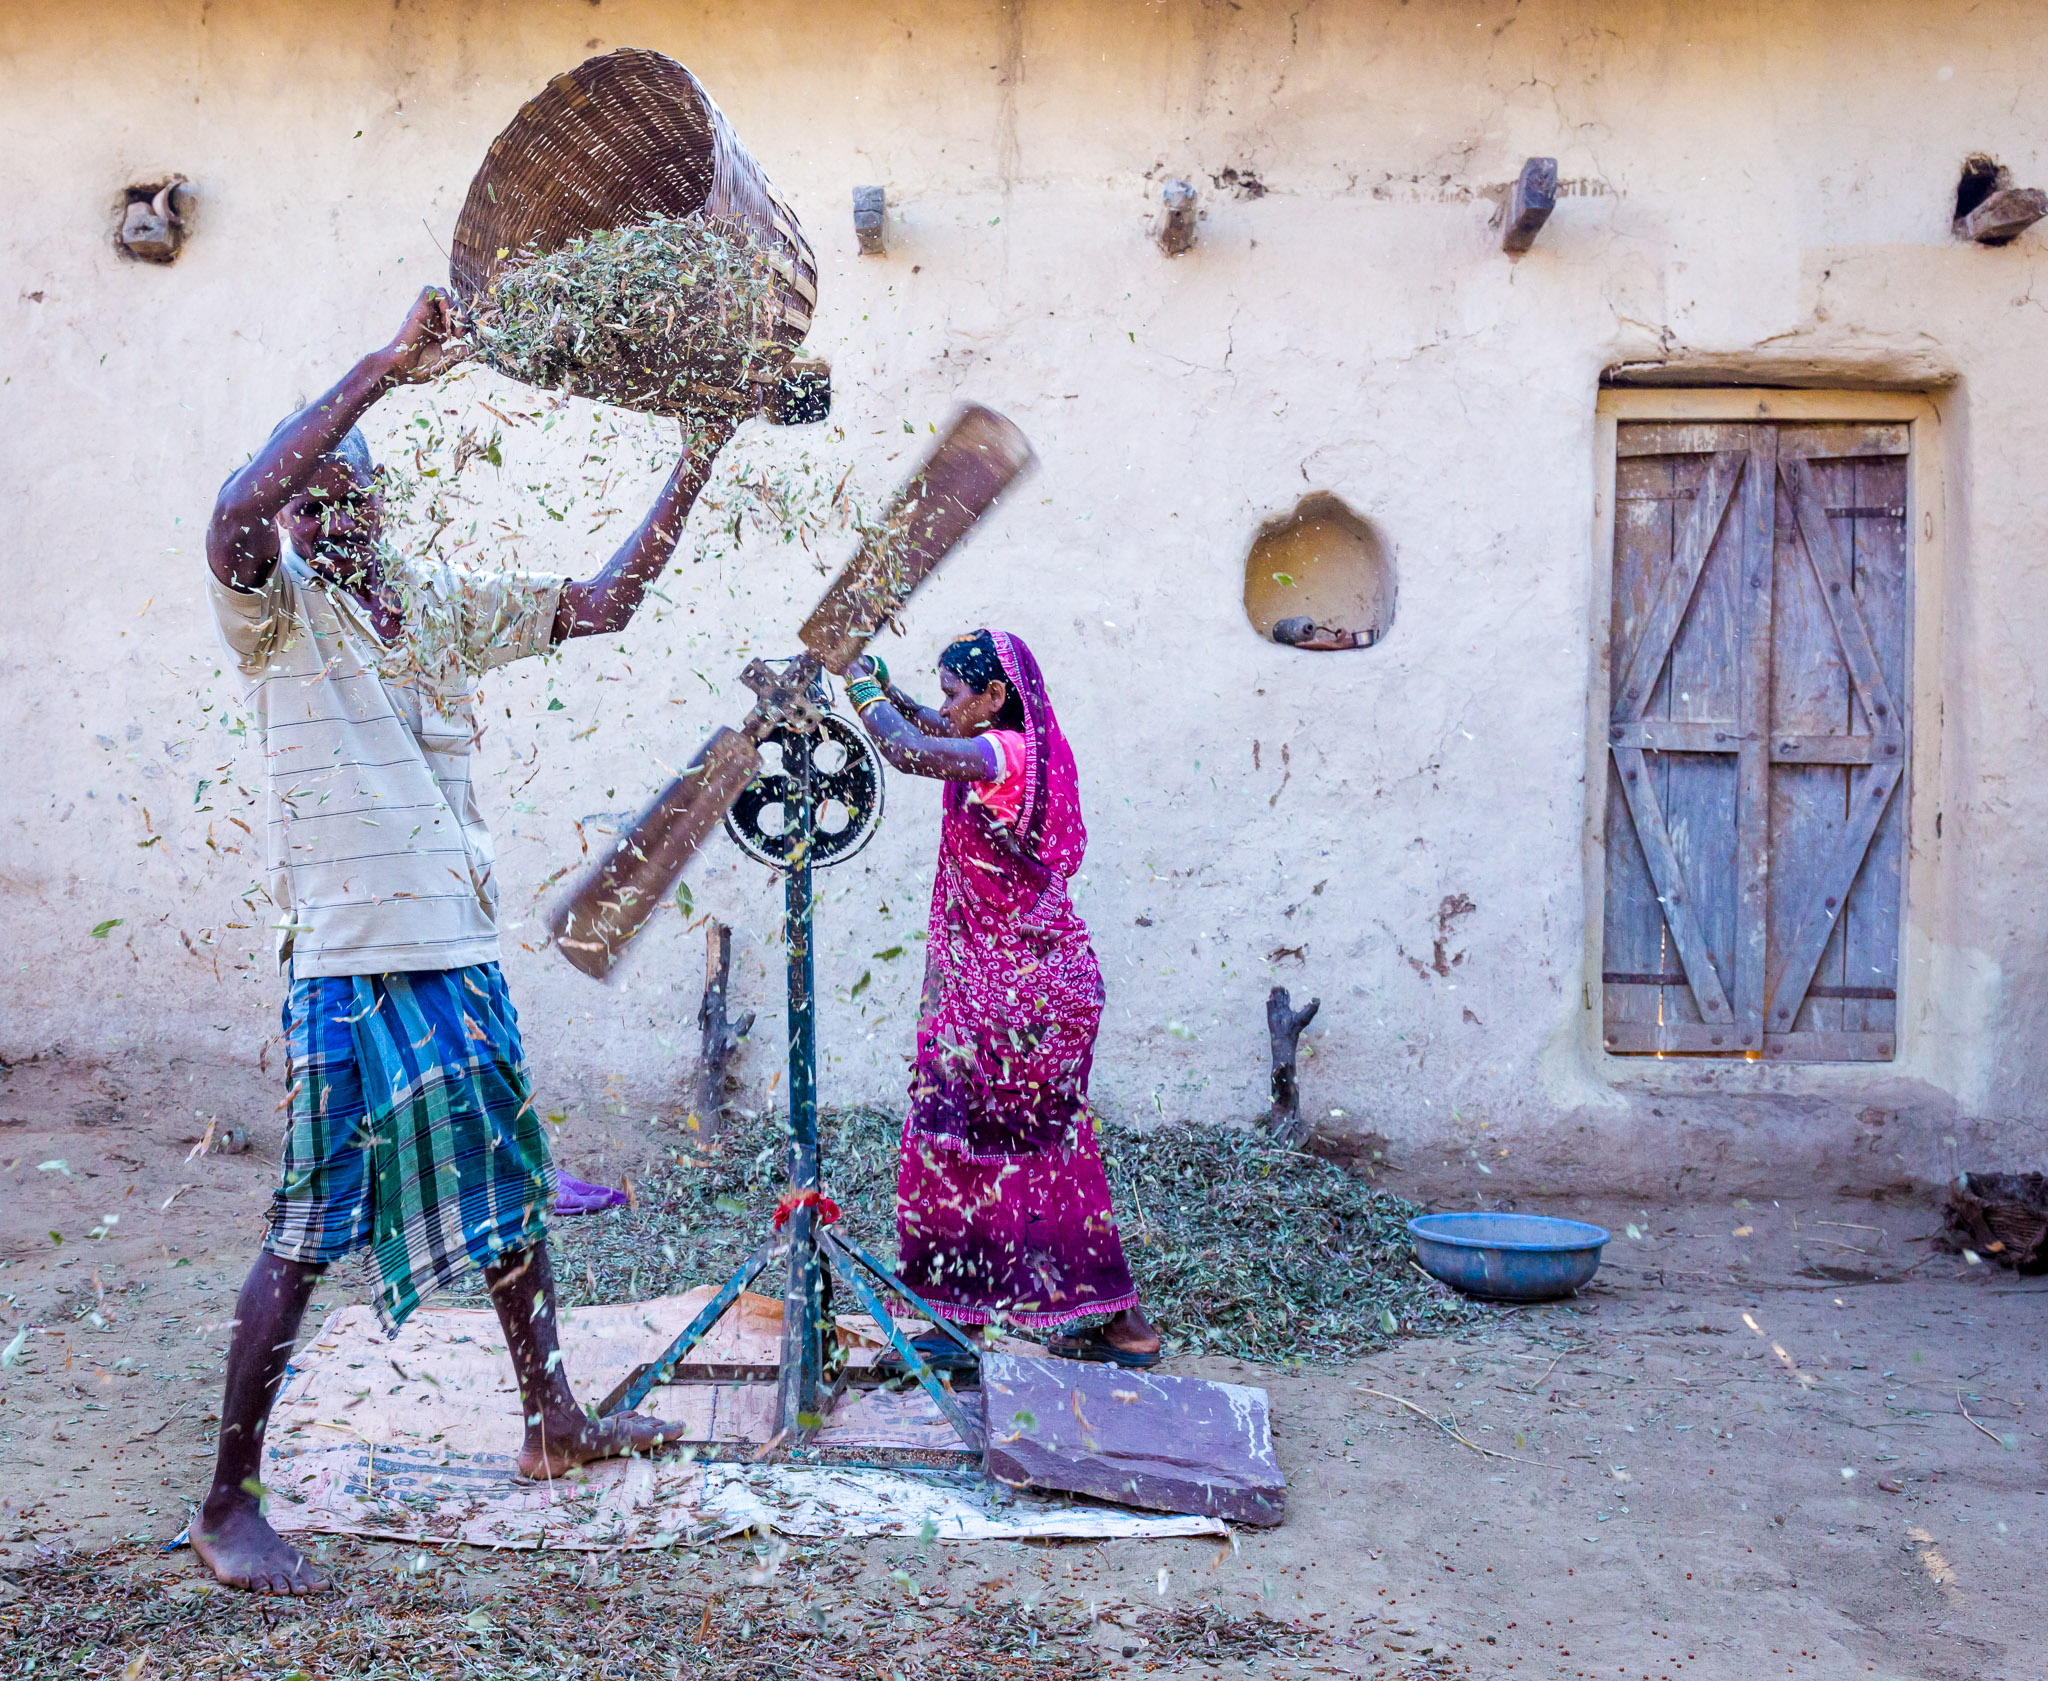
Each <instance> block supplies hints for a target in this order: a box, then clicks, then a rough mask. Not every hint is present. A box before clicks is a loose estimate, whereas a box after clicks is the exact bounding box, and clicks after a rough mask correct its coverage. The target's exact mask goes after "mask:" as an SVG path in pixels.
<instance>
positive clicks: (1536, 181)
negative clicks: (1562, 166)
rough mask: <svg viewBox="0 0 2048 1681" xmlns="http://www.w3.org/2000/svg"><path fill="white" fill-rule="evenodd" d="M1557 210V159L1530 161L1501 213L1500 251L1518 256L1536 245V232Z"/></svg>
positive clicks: (1517, 178)
mask: <svg viewBox="0 0 2048 1681" xmlns="http://www.w3.org/2000/svg"><path fill="white" fill-rule="evenodd" d="M1556 208H1557V159H1555V158H1531V159H1529V161H1528V162H1527V163H1525V164H1523V165H1522V173H1521V174H1520V175H1519V176H1517V177H1516V178H1515V185H1514V190H1513V191H1512V192H1511V193H1509V195H1508V201H1507V205H1506V207H1505V209H1504V211H1503V213H1502V216H1501V221H1502V224H1503V226H1502V228H1501V234H1500V248H1501V249H1502V250H1503V251H1505V252H1506V253H1507V254H1508V255H1509V256H1510V257H1519V256H1520V255H1521V254H1522V253H1523V252H1524V251H1526V250H1528V249H1529V247H1530V246H1532V245H1534V244H1535V243H1536V233H1537V230H1538V229H1539V228H1541V227H1542V226H1543V224H1544V223H1545V222H1547V221H1549V220H1550V213H1551V211H1553V210H1555V209H1556Z"/></svg>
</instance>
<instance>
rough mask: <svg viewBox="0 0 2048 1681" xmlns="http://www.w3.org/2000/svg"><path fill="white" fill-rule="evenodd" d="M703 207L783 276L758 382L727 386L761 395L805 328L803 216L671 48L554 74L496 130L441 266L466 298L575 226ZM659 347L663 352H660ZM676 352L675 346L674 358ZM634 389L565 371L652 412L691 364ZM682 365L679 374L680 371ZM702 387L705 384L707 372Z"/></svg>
mask: <svg viewBox="0 0 2048 1681" xmlns="http://www.w3.org/2000/svg"><path fill="white" fill-rule="evenodd" d="M696 215H702V216H705V217H711V218H716V219H719V220H720V221H722V222H724V223H726V224H727V225H728V226H733V227H737V228H740V229H743V230H744V231H745V232H746V233H747V234H748V235H749V236H750V237H751V238H752V239H753V241H754V242H755V243H756V244H757V245H758V247H759V248H760V249H761V250H763V251H764V252H765V253H766V254H767V258H768V261H769V263H770V265H771V266H772V268H773V269H774V271H775V274H776V276H777V277H778V284H777V287H776V300H775V301H776V304H777V306H778V307H777V308H776V309H774V310H773V311H771V315H772V320H771V322H770V324H769V333H770V338H771V340H772V342H771V343H770V345H769V346H768V348H767V350H766V353H765V354H756V355H754V356H752V357H750V358H749V359H748V360H749V362H750V364H751V371H750V372H749V374H748V376H747V377H748V381H749V382H750V384H751V385H752V387H753V389H750V390H734V391H730V392H729V393H725V394H724V395H725V400H726V401H727V402H729V404H730V405H731V406H733V407H735V408H740V409H753V408H758V407H760V406H761V405H762V403H763V402H764V401H765V400H767V399H769V398H770V397H771V396H772V394H773V391H774V388H775V387H777V386H779V385H780V383H781V382H782V380H783V379H784V377H785V376H786V374H787V373H788V367H789V361H790V358H791V356H792V355H793V354H794V352H795V350H796V348H797V346H798V345H799V344H801V343H802V342H803V337H804V334H805V333H806V332H808V331H809V330H810V325H811V310H812V307H813V306H814V305H815V304H816V303H817V299H818V285H817V282H818V265H817V260H816V258H815V257H813V256H812V254H811V247H810V244H809V242H808V241H806V240H805V238H804V235H803V229H802V228H801V227H799V226H798V225H797V219H796V217H795V216H794V215H793V214H792V213H791V211H790V209H789V206H788V205H786V204H785V203H783V201H782V199H781V197H780V196H779V195H778V194H777V193H776V191H775V189H774V187H772V186H771V185H770V184H769V181H768V177H767V175H766V174H765V173H763V171H762V169H761V166H760V165H759V164H758V163H756V162H755V161H754V159H753V157H752V156H751V155H750V154H749V153H748V151H747V149H746V147H744V146H743V145H741V144H740V141H739V137H738V136H737V135H735V134H734V133H733V131H732V127H731V125H730V124H729V123H727V122H726V120H725V116H724V114H723V113H722V112H721V111H720V110H719V109H718V107H717V106H716V105H715V104H713V103H712V101H711V96H710V95H709V94H708V93H706V92H705V91H704V89H703V86H702V84H700V83H699V82H698V80H697V78H696V77H695V76H693V75H691V74H690V72H689V71H688V70H686V69H685V68H684V67H683V66H682V65H680V64H678V63H677V62H676V61H675V60H674V59H672V58H669V57H667V56H665V55H664V54H661V53H657V52H649V51H647V50H645V49H644V48H637V47H625V48H621V49H620V50H619V51H617V52H610V53H605V54H603V55H602V56H600V57H598V58H593V59H589V60H587V61H586V62H584V63H582V64H580V65H578V66H577V67H576V68H575V69H574V70H571V71H568V72H566V73H565V74H563V75H560V76H557V77H556V78H555V79H554V80H553V81H551V82H549V83H548V85H547V86H546V87H545V88H543V89H541V91H540V92H539V93H538V94H536V95H535V96H534V97H533V98H532V99H530V100H528V101H527V102H526V104H524V105H523V106H521V107H520V109H519V113H518V115H517V116H515V117H514V118H513V119H512V121H511V122H510V123H509V124H508V125H507V126H506V128H505V132H504V133H502V134H500V135H499V136H498V138H497V139H496V140H494V141H492V142H491V149H490V150H489V151H488V152H486V153H485V154H484V161H483V166H482V168H480V169H479V170H478V171H477V173H476V179H475V180H473V181H472V182H470V184H469V197H468V198H467V199H466V200H465V201H464V203H463V206H462V215H461V217H460V219H459V220H458V221H457V222H456V224H455V249H454V252H453V254H452V255H451V257H450V259H449V265H448V266H449V278H450V280H451V281H452V282H453V284H454V287H455V292H456V296H457V297H459V298H460V299H461V300H462V301H463V302H464V303H465V304H474V303H475V302H476V301H477V300H478V299H479V298H480V297H481V296H482V295H483V294H484V293H485V292H487V291H488V289H489V287H490V284H491V281H492V278H493V277H494V276H495V275H496V274H497V273H498V271H499V269H500V268H501V267H502V266H504V265H505V264H506V263H508V262H513V261H516V260H518V259H519V258H520V257H522V256H528V255H534V256H539V255H545V254H546V253H548V252H550V251H554V250H556V249H558V248H559V247H561V246H563V245H565V244H567V243H568V242H569V241H570V240H572V239H575V238H577V237H579V236H580V235H584V234H589V233H593V232H597V231H599V230H602V229H608V228H621V227H630V226H632V225H634V224H636V223H640V222H646V221H649V220H652V219H653V218H656V217H674V216H696ZM656 359H657V360H658V353H657V358H656ZM680 360H681V359H680V357H678V358H677V359H676V362H677V363H680ZM649 372H650V373H652V374H653V375H655V376H656V377H653V378H650V379H648V380H646V381H635V388H634V389H630V390H615V389H592V388H590V385H591V384H592V383H593V382H591V381H585V382H584V383H582V384H572V389H574V390H576V391H577V392H578V394H579V395H581V396H585V397H592V398H595V399H597V400H599V401H602V402H612V403H619V404H622V405H623V406H625V407H628V408H638V409H643V410H647V411H649V412H654V413H662V414H679V413H682V412H684V408H683V407H682V406H681V405H680V404H678V403H677V402H675V401H674V400H672V399H670V398H668V397H666V396H654V397H651V396H650V395H649V392H650V391H651V390H653V391H661V392H671V391H675V390H678V389H681V388H682V387H683V386H684V385H686V384H687V383H689V381H690V380H691V379H692V378H701V377H702V376H701V374H700V373H699V371H698V370H694V369H691V368H689V367H687V366H679V365H675V364H673V363H672V365H671V366H670V367H669V368H667V369H662V368H658V367H657V368H653V369H650V370H649ZM678 375H680V376H682V377H680V378H679V377H676V376H678ZM695 391H696V394H697V396H698V397H700V398H701V397H703V396H706V395H708V394H709V393H708V392H707V391H706V389H705V387H704V386H703V385H702V384H698V385H697V386H696V387H695Z"/></svg>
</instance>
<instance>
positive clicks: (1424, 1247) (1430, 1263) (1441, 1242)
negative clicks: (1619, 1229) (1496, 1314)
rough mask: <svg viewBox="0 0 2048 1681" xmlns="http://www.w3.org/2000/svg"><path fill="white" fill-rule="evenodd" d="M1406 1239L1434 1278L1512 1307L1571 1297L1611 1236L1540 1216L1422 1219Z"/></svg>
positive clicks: (1595, 1228) (1411, 1224)
mask: <svg viewBox="0 0 2048 1681" xmlns="http://www.w3.org/2000/svg"><path fill="white" fill-rule="evenodd" d="M1408 1235H1409V1236H1410V1237H1412V1238H1414V1239H1415V1258H1416V1260H1418V1261H1420V1262H1421V1263H1422V1270H1423V1271H1424V1272H1426V1273H1428V1274H1429V1275H1430V1276H1431V1277H1432V1278H1441V1279H1442V1280H1443V1281H1444V1282H1445V1283H1446V1284H1448V1285H1450V1286H1451V1287H1452V1288H1453V1289H1457V1290H1463V1291H1464V1292H1465V1293H1466V1294H1467V1295H1470V1296H1491V1297H1493V1298H1495V1299H1496V1300H1499V1301H1508V1302H1544V1301H1549V1300H1550V1299H1551V1298H1552V1297H1554V1296H1569V1295H1570V1294H1571V1293H1572V1292H1573V1291H1574V1290H1576V1289H1577V1288H1578V1287H1579V1286H1580V1285H1581V1284H1583V1283H1585V1282H1586V1280H1587V1279H1589V1278H1591V1277H1592V1276H1593V1274H1594V1273H1596V1272H1598V1271H1599V1270H1600V1247H1601V1245H1602V1244H1604V1243H1605V1242H1606V1241H1607V1238H1608V1233H1607V1232H1606V1231H1605V1230H1604V1229H1603V1228H1602V1227H1599V1226H1592V1225H1588V1224H1587V1223H1586V1222H1585V1221H1583V1220H1553V1219H1551V1218H1550V1217H1549V1216H1547V1215H1543V1214H1424V1215H1421V1216H1420V1217H1418V1218H1416V1219H1413V1220H1410V1221H1409V1222H1408Z"/></svg>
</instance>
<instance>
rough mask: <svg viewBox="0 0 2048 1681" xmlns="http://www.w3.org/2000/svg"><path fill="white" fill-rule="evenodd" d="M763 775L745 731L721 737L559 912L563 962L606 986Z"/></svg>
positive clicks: (649, 809)
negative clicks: (709, 838)
mask: <svg viewBox="0 0 2048 1681" xmlns="http://www.w3.org/2000/svg"><path fill="white" fill-rule="evenodd" d="M760 768H761V755H760V754H759V752H757V751H756V750H755V747H754V744H753V742H752V741H750V740H749V739H748V738H747V737H746V736H744V735H742V734H741V733H740V732H739V731H738V730H728V729H721V730H719V731H717V732H716V733H715V734H714V735H713V736H712V737H711V739H710V740H709V741H707V742H705V744H704V747H703V750H702V751H701V752H699V753H698V755H697V756H696V758H694V759H692V760H691V761H690V763H689V766H688V767H687V768H686V769H685V770H684V772H683V774H682V775H681V776H679V777H677V778H676V779H675V780H674V781H673V782H671V783H670V784H669V785H668V786H667V787H666V788H664V789H662V791H661V792H660V793H659V794H657V795H655V796H654V799H653V801H652V802H651V803H650V804H649V805H648V807H647V809H646V810H645V811H643V812H641V814H640V815H639V816H638V817H637V818H635V819H634V820H633V826H632V828H630V829H628V830H627V831H626V833H625V834H624V835H622V836H620V838H619V840H618V842H617V844H616V845H614V846H613V847H612V850H611V854H610V856H608V857H607V858H606V859H605V860H604V862H603V863H601V864H599V865H598V866H597V867H596V868H595V869H593V870H591V872H590V873H589V874H588V875H586V876H585V877H584V878H583V880H582V881H581V882H580V883H579V884H578V885H577V887H576V888H575V890H574V891H573V892H572V893H570V895H569V896H568V897H567V898H566V899H564V900H563V901H562V903H561V904H560V905H558V906H557V907H556V909H555V913H554V916H553V917H552V919H551V920H550V926H551V927H553V929H554V931H555V944H556V945H558V946H560V947H561V949H562V955H563V956H564V957H566V958H567V959H568V960H569V961H570V962H571V963H573V964H575V965H576V967H577V968H579V969H581V970H582V971H583V972H584V973H585V974H586V975H588V976H590V977H591V978H592V979H593V980H603V979H604V977H605V976H606V975H607V974H608V973H609V972H610V971H611V966H612V965H613V964H614V963H616V962H617V961H618V957H619V953H620V952H621V951H623V950H624V949H625V946H626V942H627V941H628V940H630V939H632V937H633V936H634V935H635V934H637V933H638V932H639V931H640V925H641V924H642V923H644V922H645V921H646V920H647V919H648V918H649V917H650V916H652V915H653V914H654V911H655V908H656V907H657V906H658V905H660V903H661V902H662V900H664V899H665V898H667V897H668V895H669V891H670V889H671V888H673V887H674V886H675V884H676V878H677V877H678V876H680V875H681V874H682V873H683V866H684V865H685V864H687V863H688V862H689V861H690V857H691V854H693V853H694V852H695V851H696V850H697V848H698V847H699V846H700V845H701V844H703V840H704V837H705V836H706V835H708V834H710V833H711V831H712V830H713V829H714V828H715V827H716V826H717V824H718V821H719V819H720V818H722V817H724V816H725V813H726V809H727V808H728V807H729V806H730V805H731V804H732V802H733V801H734V800H736V799H738V798H739V795H740V790H741V789H742V788H744V787H746V785H747V784H748V783H749V782H751V781H753V780H754V777H755V774H756V773H757V772H758V771H759V770H760Z"/></svg>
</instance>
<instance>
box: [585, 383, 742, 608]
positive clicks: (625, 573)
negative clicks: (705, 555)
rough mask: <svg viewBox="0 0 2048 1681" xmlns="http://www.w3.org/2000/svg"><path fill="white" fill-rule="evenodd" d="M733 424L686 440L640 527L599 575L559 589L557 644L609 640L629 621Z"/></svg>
mask: <svg viewBox="0 0 2048 1681" xmlns="http://www.w3.org/2000/svg"><path fill="white" fill-rule="evenodd" d="M736 424H737V423H736V422H734V421H731V420H727V419H724V418H719V419H716V420H712V421H709V422H707V423H706V424H705V426H704V428H703V430H701V431H700V432H698V433H697V434H696V435H695V436H694V437H693V438H691V439H690V441H689V445H688V447H687V448H685V449H684V451H683V458H682V460H680V461H678V462H677V463H676V469H675V471H674V472H673V473H671V474H669V476H668V483H667V484H665V485H663V486H662V487H661V494H660V495H659V496H657V497H656V498H655V499H654V506H653V507H652V508H650V509H648V511H647V517H646V518H645V519H644V520H642V521H641V522H640V527H639V529H638V530H637V531H635V532H634V533H633V535H632V536H630V537H628V538H627V539H626V540H625V542H623V543H621V544H620V545H619V552H618V553H617V554H615V555H613V556H612V558H611V559H610V560H608V561H607V562H605V564H604V567H603V569H602V570H601V571H598V572H595V573H593V574H592V575H591V576H590V577H588V578H580V579H578V580H577V581H576V582H574V583H570V584H564V585H563V586H562V596H561V601H560V603H559V604H558V605H557V606H556V608H555V640H556V641H557V642H565V641H567V640H568V639H569V638H570V637H572V636H609V635H611V634H612V633H613V632H615V631H621V630H624V629H625V628H626V626H627V625H628V624H629V623H631V622H632V618H633V615H634V614H635V613H636V612H638V611H639V608H640V599H641V597H642V596H644V595H645V594H646V593H647V586H648V585H649V584H651V583H653V582H654V580H655V579H656V578H658V577H660V576H661V569H662V568H663V567H664V566H666V565H668V562H669V557H670V556H671V555H673V554H674V553H675V549H676V539H677V538H678V537H680V536H681V535H682V534H683V522H684V521H685V520H687V519H688V518H689V517H690V509H691V507H692V506H693V505H694V504H695V502H696V500H697V497H698V495H699V494H700V493H701V492H702V491H703V489H704V485H705V482H706V481H707V480H708V479H709V478H710V477H711V461H712V458H713V457H714V456H716V455H717V454H718V452H719V450H720V449H722V448H724V446H725V442H726V440H727V439H728V438H730V437H731V436H732V435H733V431H734V429H735V426H736Z"/></svg>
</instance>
